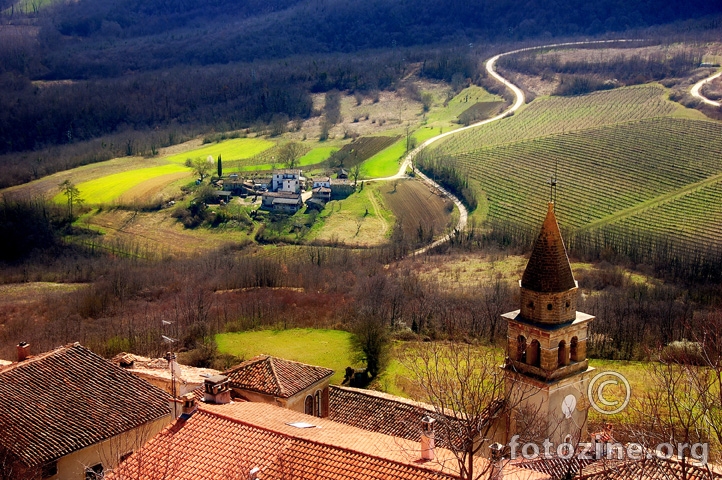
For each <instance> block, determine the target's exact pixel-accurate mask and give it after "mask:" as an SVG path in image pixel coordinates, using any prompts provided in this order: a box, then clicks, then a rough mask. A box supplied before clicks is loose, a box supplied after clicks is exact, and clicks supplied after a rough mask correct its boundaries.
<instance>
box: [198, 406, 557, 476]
mask: <svg viewBox="0 0 722 480" xmlns="http://www.w3.org/2000/svg"><path fill="white" fill-rule="evenodd" d="M201 409H202V410H204V411H208V412H213V413H217V414H219V415H221V416H224V417H227V418H231V419H235V420H238V421H240V422H242V423H244V424H246V425H250V426H254V427H257V428H261V429H263V430H270V431H273V432H276V433H279V434H282V435H286V436H290V437H294V438H297V439H304V440H308V441H310V442H313V443H314V444H320V445H325V446H327V447H334V448H338V449H342V450H345V451H348V452H354V453H355V454H360V455H362V456H368V457H372V458H378V459H383V460H385V461H388V462H393V463H395V464H403V465H408V466H412V467H415V468H416V469H417V472H418V471H426V470H431V471H435V472H439V473H443V474H447V475H451V476H452V477H453V476H454V475H457V472H458V461H457V459H456V457H454V456H453V454H452V453H451V452H450V451H448V450H446V449H444V448H438V447H437V448H436V456H437V458H436V460H433V461H429V462H421V461H420V455H421V445H420V443H419V442H416V441H411V440H407V439H404V438H399V437H393V436H390V435H385V434H382V433H378V432H371V431H367V430H362V429H360V428H356V427H353V426H350V425H345V424H341V423H337V422H334V421H332V420H329V419H325V418H318V417H312V416H309V415H305V414H302V413H299V412H295V411H293V410H289V409H286V408H280V407H276V406H274V405H269V404H265V403H254V402H242V403H231V404H228V405H211V404H203V405H201ZM299 421H302V422H308V423H310V424H313V425H315V426H316V428H296V427H293V426H291V425H289V423H292V422H299ZM359 458H362V457H359ZM474 464H475V469H476V471H478V472H481V471H483V469H485V468H488V465H489V463H488V460H486V459H484V458H481V457H475V458H474ZM504 473H505V474H504V479H505V480H510V479H524V480H532V479H548V476H547V475H544V474H539V473H537V472H531V471H529V470H524V469H521V468H518V467H515V466H509V467H508V468H507V469H505V472H504ZM424 475H426V474H424ZM294 478H295V477H294ZM303 478H307V477H303ZM308 478H364V479H368V478H388V479H393V478H429V477H426V476H417V477H407V476H400V477H395V476H393V475H389V476H384V475H375V476H374V475H372V476H366V477H363V476H352V477H345V476H341V477H334V476H326V477H323V476H321V477H308ZM430 478H449V477H448V476H441V477H430ZM454 478H455V477H454Z"/></svg>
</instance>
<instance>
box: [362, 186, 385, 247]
mask: <svg viewBox="0 0 722 480" xmlns="http://www.w3.org/2000/svg"><path fill="white" fill-rule="evenodd" d="M366 192H367V193H366V196H367V197H368V199H369V201H370V202H371V207H373V209H374V215H376V218H379V219H381V220H382V222H381V225H382V226H381V236H382V237H385V236H386V232H388V231H389V225H388V224H387V223H386V222H385V221H383V218H384V217H383V214H382V213H381V208H380V207H379V202H378V201H377V200H376V194H375V193H374V192H372V191H371V190H366Z"/></svg>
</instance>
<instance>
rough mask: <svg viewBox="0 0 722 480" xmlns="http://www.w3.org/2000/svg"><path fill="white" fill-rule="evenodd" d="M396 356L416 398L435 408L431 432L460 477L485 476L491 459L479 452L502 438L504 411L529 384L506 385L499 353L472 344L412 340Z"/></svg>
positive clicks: (510, 408) (526, 391)
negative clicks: (452, 458) (452, 459)
mask: <svg viewBox="0 0 722 480" xmlns="http://www.w3.org/2000/svg"><path fill="white" fill-rule="evenodd" d="M401 362H402V364H403V365H404V366H405V367H406V369H407V370H408V371H409V373H410V378H411V381H412V383H413V387H414V389H415V396H416V397H417V398H416V399H417V400H419V401H422V402H425V403H427V404H430V405H432V406H433V408H434V410H435V411H436V415H435V419H436V432H437V433H438V434H439V436H440V439H441V441H442V443H443V444H444V447H445V448H447V449H449V450H450V451H451V452H452V453H453V454H454V456H455V457H456V460H457V462H458V468H459V477H460V478H461V479H462V480H478V479H482V478H484V479H485V478H489V475H491V473H492V472H491V470H492V468H493V464H492V463H491V462H479V461H478V457H480V456H486V455H485V452H484V449H485V448H487V447H488V446H489V444H491V443H492V442H495V441H499V440H504V441H505V440H506V439H505V438H502V437H505V435H506V431H505V430H506V425H507V422H506V412H510V411H513V410H516V409H517V407H518V406H519V405H521V402H522V401H523V400H525V399H526V398H528V396H529V395H530V394H532V393H533V392H532V391H531V387H526V386H524V385H519V387H518V388H514V389H508V388H507V384H506V381H505V377H504V372H503V370H502V369H501V368H500V364H501V363H502V359H501V358H500V357H499V355H498V354H496V353H495V352H494V351H493V350H489V349H482V348H479V347H478V346H475V345H471V344H465V343H457V342H422V343H417V344H414V345H413V346H409V347H408V348H406V349H405V350H404V351H403V353H402V354H401ZM534 417H535V415H534V412H531V418H534ZM475 459H476V460H477V461H475Z"/></svg>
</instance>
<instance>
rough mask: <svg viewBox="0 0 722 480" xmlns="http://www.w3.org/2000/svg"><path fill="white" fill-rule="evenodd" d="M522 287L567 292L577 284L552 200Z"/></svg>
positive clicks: (550, 291) (523, 277)
mask: <svg viewBox="0 0 722 480" xmlns="http://www.w3.org/2000/svg"><path fill="white" fill-rule="evenodd" d="M521 286H522V287H523V288H527V289H529V290H532V291H534V292H543V293H553V292H565V291H567V290H569V289H571V288H574V287H576V282H575V281H574V275H572V267H571V265H570V264H569V258H568V257H567V250H566V248H564V240H563V239H562V234H561V232H560V231H559V225H558V224H557V219H556V216H555V215H554V204H553V203H549V210H548V211H547V216H546V218H545V219H544V223H543V224H542V228H541V231H540V232H539V236H538V237H537V239H536V243H535V244H534V250H533V251H532V253H531V257H529V263H527V266H526V270H524V275H523V276H522V278H521Z"/></svg>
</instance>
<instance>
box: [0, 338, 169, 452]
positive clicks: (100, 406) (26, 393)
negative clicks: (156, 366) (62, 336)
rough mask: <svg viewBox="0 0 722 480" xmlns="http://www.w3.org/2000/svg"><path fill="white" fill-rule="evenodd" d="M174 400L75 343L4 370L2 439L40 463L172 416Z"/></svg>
mask: <svg viewBox="0 0 722 480" xmlns="http://www.w3.org/2000/svg"><path fill="white" fill-rule="evenodd" d="M169 400H170V396H169V395H168V394H167V393H165V392H163V391H162V390H160V389H158V388H156V387H154V386H152V385H151V384H149V383H148V382H146V381H145V380H142V379H140V378H138V377H136V376H135V375H133V374H132V373H129V372H126V371H125V370H123V369H122V368H120V367H118V366H116V365H113V364H112V363H110V362H108V361H106V360H105V359H103V358H101V357H100V356H98V355H96V354H94V353H93V352H91V351H90V350H88V349H87V348H85V347H82V346H81V345H79V344H77V343H75V344H71V345H67V346H64V347H60V348H57V349H55V350H53V351H50V352H47V353H44V354H41V355H37V356H34V357H30V358H28V359H27V360H24V361H22V362H19V363H14V364H12V365H10V366H7V367H3V368H2V369H0V429H2V431H3V439H2V440H0V441H5V442H8V441H9V442H10V444H7V445H5V446H6V447H7V448H8V449H10V450H11V451H12V452H13V453H15V454H16V455H18V456H19V457H20V459H21V460H22V461H23V463H25V464H26V465H28V466H34V465H40V464H42V463H45V462H48V461H51V460H54V459H57V458H60V457H62V456H65V455H67V454H69V453H71V452H74V451H76V450H80V449H82V448H85V447H87V446H89V445H92V444H94V443H97V442H100V441H102V440H105V439H107V438H110V437H112V436H115V435H118V434H120V433H122V432H125V431H128V430H131V429H133V428H135V427H138V426H140V425H143V424H145V423H148V422H151V421H153V420H156V419H159V418H161V417H164V416H166V415H170V407H169V404H168V401H169Z"/></svg>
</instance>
